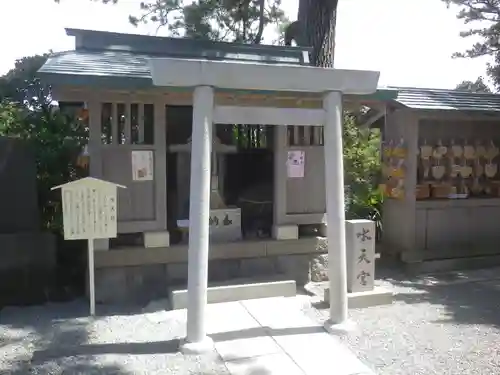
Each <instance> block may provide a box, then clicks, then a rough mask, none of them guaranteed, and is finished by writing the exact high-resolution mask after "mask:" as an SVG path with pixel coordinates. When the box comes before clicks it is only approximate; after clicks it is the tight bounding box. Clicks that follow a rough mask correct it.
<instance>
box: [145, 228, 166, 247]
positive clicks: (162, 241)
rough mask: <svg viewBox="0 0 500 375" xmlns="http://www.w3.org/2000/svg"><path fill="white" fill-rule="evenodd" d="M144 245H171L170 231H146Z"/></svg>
mask: <svg viewBox="0 0 500 375" xmlns="http://www.w3.org/2000/svg"><path fill="white" fill-rule="evenodd" d="M143 235H144V247H169V246H170V234H169V233H168V231H162V232H144V234H143Z"/></svg>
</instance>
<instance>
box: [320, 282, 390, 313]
mask: <svg viewBox="0 0 500 375" xmlns="http://www.w3.org/2000/svg"><path fill="white" fill-rule="evenodd" d="M393 297H394V296H393V293H392V292H391V291H390V290H387V289H384V288H380V287H375V288H374V289H373V290H370V291H367V292H358V293H348V294H347V298H348V306H349V308H350V309H363V308H365V307H371V306H379V305H390V304H392V301H393ZM323 300H324V301H325V302H327V303H329V302H330V290H329V289H328V288H327V289H325V294H324V296H323Z"/></svg>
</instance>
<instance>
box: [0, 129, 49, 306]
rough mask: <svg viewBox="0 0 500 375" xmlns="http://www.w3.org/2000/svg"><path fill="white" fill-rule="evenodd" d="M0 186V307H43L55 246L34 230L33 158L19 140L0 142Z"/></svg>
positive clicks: (0, 139)
mask: <svg viewBox="0 0 500 375" xmlns="http://www.w3.org/2000/svg"><path fill="white" fill-rule="evenodd" d="M0 181H1V183H0V308H1V307H3V306H6V305H20V304H32V303H42V302H45V301H47V299H48V294H49V291H50V289H51V287H52V286H53V284H54V282H55V269H56V244H55V238H54V236H53V235H52V234H50V233H43V232H41V231H40V223H39V212H38V202H37V187H36V166H35V159H34V155H33V153H32V150H31V149H30V148H29V147H28V146H27V144H25V143H24V142H22V141H21V140H19V139H12V138H3V137H0Z"/></svg>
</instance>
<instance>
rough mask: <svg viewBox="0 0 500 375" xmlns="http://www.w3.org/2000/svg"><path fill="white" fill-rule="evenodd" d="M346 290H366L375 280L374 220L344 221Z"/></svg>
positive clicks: (354, 291)
mask: <svg viewBox="0 0 500 375" xmlns="http://www.w3.org/2000/svg"><path fill="white" fill-rule="evenodd" d="M346 245H347V246H346V247H347V290H348V291H349V292H350V293H356V292H367V291H371V290H373V288H374V282H375V222H374V221H371V220H347V221H346Z"/></svg>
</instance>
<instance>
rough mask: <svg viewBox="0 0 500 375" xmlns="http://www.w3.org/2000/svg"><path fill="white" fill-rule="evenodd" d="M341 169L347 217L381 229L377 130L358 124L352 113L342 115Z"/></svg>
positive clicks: (379, 230) (378, 138)
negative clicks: (343, 175) (372, 222)
mask: <svg viewBox="0 0 500 375" xmlns="http://www.w3.org/2000/svg"><path fill="white" fill-rule="evenodd" d="M343 140H344V144H343V147H344V171H345V172H344V173H345V185H346V186H347V188H346V217H347V219H361V218H362V219H369V220H373V221H375V222H376V224H377V229H378V234H379V235H380V233H381V231H382V213H381V211H382V203H383V195H382V193H381V192H380V191H379V189H378V178H379V176H380V171H381V165H380V160H381V159H380V142H381V139H380V133H379V131H378V130H370V129H363V128H360V127H359V124H358V123H357V121H356V118H355V116H354V115H352V114H350V113H346V114H345V116H344V134H343Z"/></svg>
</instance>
